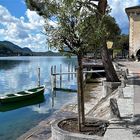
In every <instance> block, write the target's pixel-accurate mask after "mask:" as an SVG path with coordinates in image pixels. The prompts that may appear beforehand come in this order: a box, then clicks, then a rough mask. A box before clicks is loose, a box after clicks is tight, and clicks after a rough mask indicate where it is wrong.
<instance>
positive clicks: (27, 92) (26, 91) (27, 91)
mask: <svg viewBox="0 0 140 140" xmlns="http://www.w3.org/2000/svg"><path fill="white" fill-rule="evenodd" d="M25 93H34V92H32V91H28V90H26V91H25Z"/></svg>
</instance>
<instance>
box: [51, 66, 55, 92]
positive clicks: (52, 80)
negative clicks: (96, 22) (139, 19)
mask: <svg viewBox="0 0 140 140" xmlns="http://www.w3.org/2000/svg"><path fill="white" fill-rule="evenodd" d="M53 68H54V67H53V66H51V90H52V91H53V88H54V76H53Z"/></svg>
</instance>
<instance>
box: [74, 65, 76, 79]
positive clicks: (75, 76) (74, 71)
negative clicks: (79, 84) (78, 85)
mask: <svg viewBox="0 0 140 140" xmlns="http://www.w3.org/2000/svg"><path fill="white" fill-rule="evenodd" d="M74 72H75V78H76V66H74Z"/></svg>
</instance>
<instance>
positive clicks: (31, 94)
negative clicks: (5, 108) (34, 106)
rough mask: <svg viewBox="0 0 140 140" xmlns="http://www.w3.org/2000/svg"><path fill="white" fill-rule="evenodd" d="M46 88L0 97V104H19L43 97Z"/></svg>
mask: <svg viewBox="0 0 140 140" xmlns="http://www.w3.org/2000/svg"><path fill="white" fill-rule="evenodd" d="M44 90H45V86H40V87H36V88H32V89H29V90H26V91H20V92H17V93H14V94H7V95H5V96H1V97H0V103H10V102H18V101H23V100H28V99H32V98H35V97H39V96H42V95H43V94H44Z"/></svg>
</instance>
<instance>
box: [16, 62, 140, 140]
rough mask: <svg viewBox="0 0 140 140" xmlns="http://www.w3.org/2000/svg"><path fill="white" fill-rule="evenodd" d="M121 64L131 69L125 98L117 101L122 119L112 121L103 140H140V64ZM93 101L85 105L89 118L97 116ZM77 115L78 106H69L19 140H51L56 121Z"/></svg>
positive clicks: (100, 89)
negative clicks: (53, 124) (52, 125)
mask: <svg viewBox="0 0 140 140" xmlns="http://www.w3.org/2000/svg"><path fill="white" fill-rule="evenodd" d="M119 63H120V64H122V65H124V66H125V68H128V69H129V75H128V80H127V86H126V87H125V88H124V89H123V92H124V93H123V94H124V98H118V100H117V102H118V107H119V110H120V115H121V117H122V119H121V120H114V119H112V120H110V125H109V127H108V129H107V131H106V133H105V135H104V136H103V138H102V140H140V62H134V61H133V62H132V61H120V62H119ZM90 86H91V85H90ZM91 89H92V88H91ZM97 90H98V91H96V90H95V89H94V90H93V91H90V92H93V94H95V91H96V92H98V93H100V92H101V91H102V86H101V85H100V84H99V85H98V88H97ZM100 95H101V94H100ZM100 95H99V96H100ZM98 100H100V98H99V99H98ZM93 101H94V100H93V99H92V98H91V100H88V102H87V103H86V105H85V110H86V112H90V113H88V114H87V117H88V116H89V117H92V116H93V117H94V115H95V110H93V108H94V106H95V104H91V103H92V102H93ZM76 115H77V114H76V104H71V105H68V106H67V107H64V108H63V109H62V110H61V111H59V112H57V113H55V114H54V115H53V116H51V117H50V118H49V119H47V120H44V121H42V122H41V123H40V124H39V125H38V126H36V127H35V128H33V129H31V130H30V131H28V132H27V133H26V134H24V135H23V136H21V137H19V138H18V140H47V139H48V140H51V124H52V123H53V122H54V121H55V120H56V119H59V118H65V117H71V116H76ZM106 115H108V114H106ZM97 116H98V115H97ZM102 117H104V116H102Z"/></svg>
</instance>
